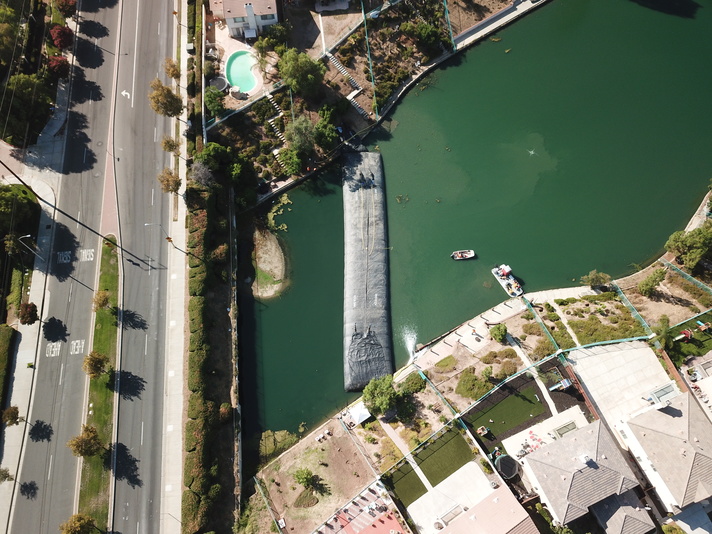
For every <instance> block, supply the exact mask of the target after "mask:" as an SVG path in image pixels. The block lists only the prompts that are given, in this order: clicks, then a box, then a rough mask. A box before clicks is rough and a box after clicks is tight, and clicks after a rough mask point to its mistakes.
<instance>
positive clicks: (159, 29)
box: [158, 22, 161, 35]
mask: <svg viewBox="0 0 712 534" xmlns="http://www.w3.org/2000/svg"><path fill="white" fill-rule="evenodd" d="M158 35H161V23H160V22H159V23H158Z"/></svg>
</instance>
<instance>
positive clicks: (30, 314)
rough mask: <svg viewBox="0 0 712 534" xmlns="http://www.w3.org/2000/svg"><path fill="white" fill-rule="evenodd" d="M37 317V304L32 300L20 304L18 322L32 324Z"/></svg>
mask: <svg viewBox="0 0 712 534" xmlns="http://www.w3.org/2000/svg"><path fill="white" fill-rule="evenodd" d="M38 319H39V317H38V315H37V305H36V304H35V303H34V302H23V303H22V304H20V324H34V323H35V322H37V320H38Z"/></svg>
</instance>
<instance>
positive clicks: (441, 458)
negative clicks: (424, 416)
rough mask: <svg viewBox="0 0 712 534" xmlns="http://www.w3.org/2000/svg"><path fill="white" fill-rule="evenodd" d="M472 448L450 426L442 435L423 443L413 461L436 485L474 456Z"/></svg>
mask: <svg viewBox="0 0 712 534" xmlns="http://www.w3.org/2000/svg"><path fill="white" fill-rule="evenodd" d="M474 456H475V455H474V453H473V452H472V449H471V448H470V446H469V445H468V444H467V442H466V441H465V438H463V437H462V435H460V433H459V432H458V431H457V430H456V429H454V428H451V429H450V430H448V431H447V432H445V433H444V434H443V435H442V436H440V437H439V438H437V439H434V440H433V441H430V442H428V443H427V445H424V446H423V447H422V448H421V449H420V450H419V451H418V453H417V454H416V455H415V461H416V462H418V466H419V467H420V468H421V469H422V470H423V474H425V476H426V477H427V478H428V481H429V482H430V483H431V484H432V485H433V486H436V485H438V484H439V483H440V482H442V481H443V480H445V479H446V478H447V477H449V476H450V475H452V474H453V473H454V472H455V471H457V470H458V469H460V468H461V467H462V466H463V465H465V464H466V463H467V462H469V461H470V460H472V459H473V458H474Z"/></svg>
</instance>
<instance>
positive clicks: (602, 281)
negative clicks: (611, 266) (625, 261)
mask: <svg viewBox="0 0 712 534" xmlns="http://www.w3.org/2000/svg"><path fill="white" fill-rule="evenodd" d="M610 281H611V277H610V275H608V274H606V273H599V272H598V271H597V270H596V269H594V270H593V271H591V272H589V273H588V274H585V275H583V276H582V277H581V283H582V284H583V285H586V286H589V287H590V288H591V289H594V288H596V287H600V286H605V285H606V284H608V282H610Z"/></svg>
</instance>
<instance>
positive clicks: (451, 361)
mask: <svg viewBox="0 0 712 534" xmlns="http://www.w3.org/2000/svg"><path fill="white" fill-rule="evenodd" d="M455 365H457V359H456V358H455V356H452V355H450V356H445V357H444V358H443V359H442V360H440V361H439V362H438V363H436V364H435V368H436V369H437V370H438V372H440V373H448V372H450V371H452V370H453V369H455Z"/></svg>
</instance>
